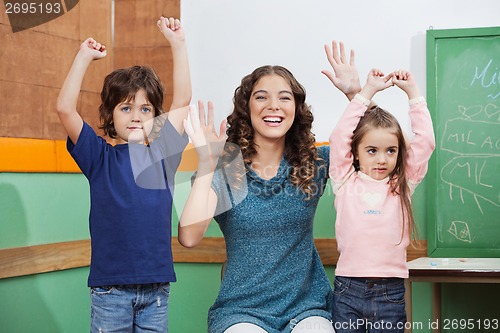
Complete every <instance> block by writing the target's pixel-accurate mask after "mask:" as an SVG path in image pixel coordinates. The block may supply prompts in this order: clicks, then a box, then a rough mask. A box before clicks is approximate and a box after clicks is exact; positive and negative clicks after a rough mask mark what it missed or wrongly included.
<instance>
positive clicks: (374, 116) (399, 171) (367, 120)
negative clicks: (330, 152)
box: [351, 106, 418, 246]
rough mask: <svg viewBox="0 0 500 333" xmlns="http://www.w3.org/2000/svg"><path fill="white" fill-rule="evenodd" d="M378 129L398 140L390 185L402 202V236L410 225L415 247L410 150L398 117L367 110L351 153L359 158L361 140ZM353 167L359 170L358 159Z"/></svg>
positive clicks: (416, 235)
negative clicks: (387, 130) (408, 166)
mask: <svg viewBox="0 0 500 333" xmlns="http://www.w3.org/2000/svg"><path fill="white" fill-rule="evenodd" d="M376 128H386V129H389V130H390V131H391V133H392V134H394V135H395V136H396V138H397V140H398V158H397V160H396V166H395V168H394V170H393V171H392V172H391V173H390V175H389V185H390V188H391V193H392V194H394V195H398V196H399V199H400V202H401V209H402V214H403V229H402V235H404V231H405V230H404V228H405V226H406V225H408V230H409V232H408V234H409V236H410V241H411V242H412V245H413V246H415V245H418V243H417V238H418V232H417V227H416V223H415V219H414V217H413V210H412V206H411V194H410V187H409V184H408V179H407V178H406V167H405V166H406V163H407V153H408V149H407V145H406V140H405V136H404V134H403V131H402V130H401V126H400V125H399V122H398V120H397V119H396V117H394V116H393V115H392V114H391V113H389V112H387V111H385V110H383V109H381V108H380V107H378V106H373V107H371V108H370V109H369V110H367V111H366V112H365V114H364V115H363V117H361V119H360V121H359V123H358V126H357V127H356V129H355V130H354V132H353V137H352V142H351V153H352V154H353V156H358V153H357V152H358V147H359V144H360V142H361V140H362V139H363V137H364V136H365V134H366V133H367V132H368V131H370V130H372V129H376ZM353 165H354V167H355V168H356V170H359V161H358V160H357V159H354V163H353ZM406 219H407V220H408V221H407V223H405V220H406ZM401 240H402V238H401Z"/></svg>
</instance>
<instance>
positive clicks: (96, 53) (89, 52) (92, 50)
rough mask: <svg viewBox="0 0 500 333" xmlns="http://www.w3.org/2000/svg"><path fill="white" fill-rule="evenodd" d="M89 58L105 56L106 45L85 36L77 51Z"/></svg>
mask: <svg viewBox="0 0 500 333" xmlns="http://www.w3.org/2000/svg"><path fill="white" fill-rule="evenodd" d="M78 53H80V54H82V55H84V56H86V57H88V58H90V60H97V59H101V58H104V57H105V56H106V54H107V53H106V46H104V45H103V44H101V43H98V42H97V41H95V39H94V38H92V37H90V38H87V39H86V40H85V41H84V42H83V43H82V44H81V45H80V51H79V52H78Z"/></svg>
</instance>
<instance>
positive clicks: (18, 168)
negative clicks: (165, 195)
mask: <svg viewBox="0 0 500 333" xmlns="http://www.w3.org/2000/svg"><path fill="white" fill-rule="evenodd" d="M324 144H328V143H325V142H318V143H317V144H316V145H318V146H319V145H324ZM0 156H1V157H0V172H50V173H58V172H61V173H62V172H64V173H66V172H69V173H78V172H80V168H78V166H77V165H76V163H75V161H73V158H72V157H71V155H70V154H69V153H68V151H67V150H66V141H65V140H40V139H24V138H2V137H0ZM197 164H198V157H197V156H196V150H195V149H194V147H193V144H191V143H190V144H188V145H187V147H186V149H185V150H184V153H183V154H182V161H181V164H180V166H179V171H195V170H196V167H197Z"/></svg>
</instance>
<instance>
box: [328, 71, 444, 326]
mask: <svg viewBox="0 0 500 333" xmlns="http://www.w3.org/2000/svg"><path fill="white" fill-rule="evenodd" d="M392 85H396V86H397V87H399V88H400V89H401V90H403V91H404V92H405V93H406V94H407V95H408V99H409V104H410V118H411V124H412V130H413V132H414V134H415V136H414V138H413V140H412V141H411V142H409V143H407V142H406V141H405V137H404V135H403V132H402V130H401V128H400V126H399V123H398V121H397V120H396V118H395V117H394V116H392V115H391V114H390V113H388V112H386V111H384V110H382V109H380V108H379V107H377V106H375V107H372V108H370V109H369V110H368V111H367V107H368V106H369V104H370V100H371V99H372V98H373V96H374V95H375V94H376V93H377V92H379V91H382V90H384V89H386V88H388V87H390V86H392ZM434 147H435V143H434V134H433V128H432V121H431V118H430V115H429V110H428V109H427V104H426V103H425V99H424V98H423V97H422V96H421V94H420V90H419V88H418V86H417V84H416V82H415V80H414V77H413V75H412V74H411V73H410V72H407V71H404V70H399V71H395V72H394V73H391V74H389V75H387V76H385V77H384V74H383V73H382V72H381V71H379V70H376V69H373V70H372V71H371V72H370V74H369V75H368V80H367V83H366V85H365V86H364V87H363V88H362V89H361V91H360V92H359V94H357V95H356V96H355V97H354V99H353V100H352V101H351V103H350V104H349V106H348V107H347V110H346V111H345V112H344V114H343V115H342V117H341V119H340V121H339V123H338V124H337V126H336V127H335V129H334V130H333V132H332V134H331V136H330V177H331V180H332V182H333V184H332V185H333V189H334V193H335V208H336V210H337V218H336V223H335V228H336V238H337V244H338V250H339V253H340V257H339V261H338V264H337V267H336V271H335V282H334V287H335V288H334V303H333V313H332V315H333V320H334V327H335V329H336V331H337V332H339V333H342V332H360V333H361V332H365V331H366V330H368V332H403V331H404V324H405V322H406V312H405V303H404V293H405V289H404V280H403V279H404V278H407V277H408V268H407V266H406V248H407V246H408V244H409V243H410V238H411V237H412V235H415V222H414V218H413V215H412V209H411V201H410V198H411V194H412V193H413V191H414V189H415V187H416V185H417V184H418V183H420V182H421V181H422V179H423V178H424V176H425V173H426V172H427V162H428V160H429V158H430V156H431V154H432V152H433V150H434Z"/></svg>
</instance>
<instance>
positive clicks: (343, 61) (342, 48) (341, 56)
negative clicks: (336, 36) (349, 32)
mask: <svg viewBox="0 0 500 333" xmlns="http://www.w3.org/2000/svg"><path fill="white" fill-rule="evenodd" d="M340 61H342V63H343V64H347V61H346V58H345V49H344V43H342V42H340Z"/></svg>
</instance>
